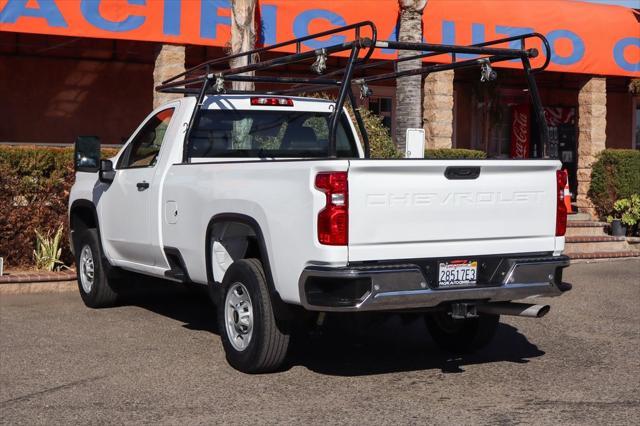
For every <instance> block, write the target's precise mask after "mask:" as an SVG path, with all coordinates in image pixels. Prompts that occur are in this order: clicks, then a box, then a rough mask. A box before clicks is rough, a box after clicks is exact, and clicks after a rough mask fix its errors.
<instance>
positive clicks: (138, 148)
mask: <svg viewBox="0 0 640 426" xmlns="http://www.w3.org/2000/svg"><path fill="white" fill-rule="evenodd" d="M174 111H175V109H174V108H169V109H165V110H163V111H160V112H159V113H157V114H156V115H154V116H153V117H151V118H150V119H149V120H148V121H147V123H146V124H145V125H144V126H143V127H142V129H140V131H139V132H138V134H137V135H136V136H135V137H134V138H133V140H132V141H131V143H130V144H129V146H128V147H127V149H126V151H125V152H124V154H123V155H122V157H121V161H119V162H118V168H125V169H126V168H133V167H153V166H155V165H156V161H157V159H158V154H159V153H160V147H161V146H162V141H163V140H164V135H165V133H166V132H167V128H168V127H169V122H170V121H171V117H172V116H173V113H174Z"/></svg>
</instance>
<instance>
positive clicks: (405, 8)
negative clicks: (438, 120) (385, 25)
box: [395, 0, 427, 152]
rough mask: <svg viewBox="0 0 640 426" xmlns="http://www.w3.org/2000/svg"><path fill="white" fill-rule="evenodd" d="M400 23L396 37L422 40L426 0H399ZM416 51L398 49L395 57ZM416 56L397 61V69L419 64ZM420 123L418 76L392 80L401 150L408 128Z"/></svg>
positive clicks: (404, 144) (420, 93)
mask: <svg viewBox="0 0 640 426" xmlns="http://www.w3.org/2000/svg"><path fill="white" fill-rule="evenodd" d="M398 3H399V5H400V26H399V29H398V41H409V42H420V41H422V11H423V10H424V7H425V6H426V4H427V0H399V2H398ZM416 53H417V52H412V51H400V52H399V53H398V57H399V58H403V57H407V56H412V55H415V54H416ZM421 66H422V61H421V60H420V59H416V60H412V61H405V62H399V63H398V71H404V70H410V69H415V68H420V67H421ZM420 127H422V76H420V75H417V76H410V77H401V78H398V80H397V81H396V129H395V139H396V145H397V146H398V149H399V150H400V151H401V152H404V150H405V147H406V140H405V138H406V132H407V129H408V128H420Z"/></svg>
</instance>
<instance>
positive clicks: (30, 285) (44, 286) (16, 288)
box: [0, 280, 78, 296]
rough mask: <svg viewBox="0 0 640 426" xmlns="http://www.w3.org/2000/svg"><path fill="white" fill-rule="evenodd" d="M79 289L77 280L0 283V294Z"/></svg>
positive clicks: (59, 291) (58, 291) (57, 291)
mask: <svg viewBox="0 0 640 426" xmlns="http://www.w3.org/2000/svg"><path fill="white" fill-rule="evenodd" d="M77 290H78V282H77V281H76V280H73V281H43V282H20V283H2V284H0V296H5V295H13V294H36V293H62V292H66V291H77Z"/></svg>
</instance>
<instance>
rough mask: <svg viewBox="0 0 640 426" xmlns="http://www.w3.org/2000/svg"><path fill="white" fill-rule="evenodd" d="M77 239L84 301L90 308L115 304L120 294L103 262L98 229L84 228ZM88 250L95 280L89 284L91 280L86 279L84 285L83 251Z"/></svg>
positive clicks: (79, 280)
mask: <svg viewBox="0 0 640 426" xmlns="http://www.w3.org/2000/svg"><path fill="white" fill-rule="evenodd" d="M76 241H77V243H76V247H75V252H76V259H75V260H76V273H77V278H78V290H80V296H81V297H82V301H83V302H84V304H85V305H87V306H88V307H90V308H106V307H109V306H113V305H114V304H115V303H116V301H117V298H118V294H117V293H116V291H115V289H114V283H113V282H111V281H110V280H109V277H108V275H107V272H106V270H105V267H104V264H103V260H102V259H103V255H102V246H101V245H100V238H99V237H98V231H97V230H95V229H93V228H89V229H82V230H80V231H79V234H78V238H77V240H76ZM87 250H88V252H89V253H90V256H91V259H92V264H93V282H91V284H90V285H88V284H87V283H88V282H89V281H85V282H84V285H83V274H84V273H85V271H86V262H85V260H84V259H83V253H84V254H86V253H87ZM86 277H87V276H85V278H86ZM87 290H88V291H87Z"/></svg>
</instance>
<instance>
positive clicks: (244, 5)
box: [229, 0, 256, 149]
mask: <svg viewBox="0 0 640 426" xmlns="http://www.w3.org/2000/svg"><path fill="white" fill-rule="evenodd" d="M255 16H256V0H232V2H231V54H236V53H240V52H248V51H250V50H253V49H254V48H255V44H256V31H255ZM229 62H230V63H229V65H230V66H231V68H237V67H242V66H245V65H248V64H249V58H248V57H247V56H241V57H239V58H236V59H231V60H230V61H229ZM241 75H254V73H253V72H248V73H244V74H241ZM231 87H232V88H233V90H254V89H255V85H254V83H253V82H250V81H234V82H233V83H232V85H231ZM251 126H252V121H251V119H250V118H245V119H244V120H241V121H234V122H233V134H232V135H233V136H232V142H231V143H232V144H233V147H234V149H250V148H251V141H250V139H249V132H250V130H251Z"/></svg>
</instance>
